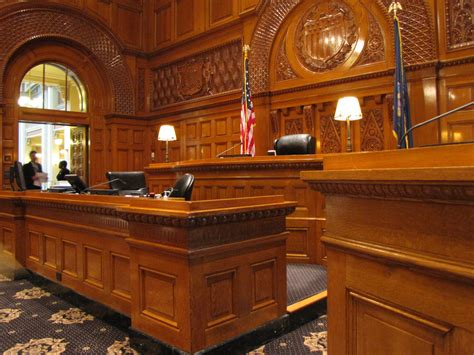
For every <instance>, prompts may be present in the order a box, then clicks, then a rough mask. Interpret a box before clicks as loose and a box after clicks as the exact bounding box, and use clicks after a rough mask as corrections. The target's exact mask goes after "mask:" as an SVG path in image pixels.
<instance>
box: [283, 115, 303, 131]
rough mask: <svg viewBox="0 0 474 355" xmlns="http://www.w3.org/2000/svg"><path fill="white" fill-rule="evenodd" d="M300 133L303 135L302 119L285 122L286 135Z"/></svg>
mask: <svg viewBox="0 0 474 355" xmlns="http://www.w3.org/2000/svg"><path fill="white" fill-rule="evenodd" d="M299 133H303V120H302V119H301V118H294V119H289V120H285V134H299Z"/></svg>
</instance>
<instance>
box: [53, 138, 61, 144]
mask: <svg viewBox="0 0 474 355" xmlns="http://www.w3.org/2000/svg"><path fill="white" fill-rule="evenodd" d="M54 144H56V145H61V144H63V140H62V139H61V138H56V139H55V140H54Z"/></svg>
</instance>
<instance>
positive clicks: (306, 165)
mask: <svg viewBox="0 0 474 355" xmlns="http://www.w3.org/2000/svg"><path fill="white" fill-rule="evenodd" d="M321 168H322V163H321V162H320V161H315V162H285V163H251V162H242V163H238V164H225V163H222V164H217V163H216V164H213V165H205V166H182V167H181V166H174V167H168V168H167V167H163V168H161V167H160V168H154V167H153V166H149V167H147V168H145V170H146V171H147V172H150V173H160V172H193V171H226V170H265V169H301V170H310V169H311V170H320V169H321Z"/></svg>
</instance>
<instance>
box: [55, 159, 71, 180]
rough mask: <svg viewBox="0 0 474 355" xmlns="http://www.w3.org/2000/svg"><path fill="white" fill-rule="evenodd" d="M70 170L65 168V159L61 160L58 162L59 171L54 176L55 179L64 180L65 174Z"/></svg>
mask: <svg viewBox="0 0 474 355" xmlns="http://www.w3.org/2000/svg"><path fill="white" fill-rule="evenodd" d="M70 173H71V172H70V171H69V169H68V168H67V161H65V160H62V161H60V162H59V173H58V175H57V176H56V180H58V181H61V180H66V178H65V176H66V175H69V174H70Z"/></svg>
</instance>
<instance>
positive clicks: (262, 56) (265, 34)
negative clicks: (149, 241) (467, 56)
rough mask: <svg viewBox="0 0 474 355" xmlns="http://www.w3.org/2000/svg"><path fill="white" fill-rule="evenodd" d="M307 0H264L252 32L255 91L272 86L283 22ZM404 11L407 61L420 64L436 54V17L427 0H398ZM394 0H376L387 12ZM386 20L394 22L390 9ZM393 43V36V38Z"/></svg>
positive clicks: (401, 19) (376, 4) (403, 26)
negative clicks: (272, 63) (273, 58)
mask: <svg viewBox="0 0 474 355" xmlns="http://www.w3.org/2000/svg"><path fill="white" fill-rule="evenodd" d="M304 1H305V0H278V1H272V0H264V4H263V5H262V7H261V10H260V17H259V21H258V23H257V26H256V28H255V31H254V33H253V37H252V40H251V44H250V46H251V48H252V51H251V52H250V56H249V61H250V63H251V70H250V75H251V82H252V86H253V88H252V89H253V92H254V94H258V93H264V92H268V91H269V90H270V57H271V52H272V48H273V45H274V42H275V39H276V36H277V34H278V32H279V29H280V27H281V25H282V24H283V23H284V22H285V19H286V18H287V17H288V15H289V14H290V12H291V11H292V10H293V9H294V8H295V7H296V6H297V5H299V4H300V3H303V2H304ZM321 1H322V0H321ZM399 1H400V2H401V4H402V6H403V8H404V11H403V12H402V13H400V14H399V17H400V22H401V25H402V37H403V41H404V49H405V53H404V54H405V56H404V60H405V64H408V65H411V64H420V63H424V62H428V61H431V60H433V59H434V58H435V57H436V51H437V49H436V41H435V34H434V22H433V21H434V20H433V19H432V18H431V16H430V13H431V11H430V8H429V6H430V5H429V4H428V1H427V0H399ZM390 3H391V0H377V1H376V2H375V6H378V7H379V9H381V10H382V11H383V12H385V13H387V8H388V6H389V4H390ZM386 21H387V22H388V23H389V25H391V21H390V16H389V15H388V13H387V16H386ZM391 43H393V40H391Z"/></svg>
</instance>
